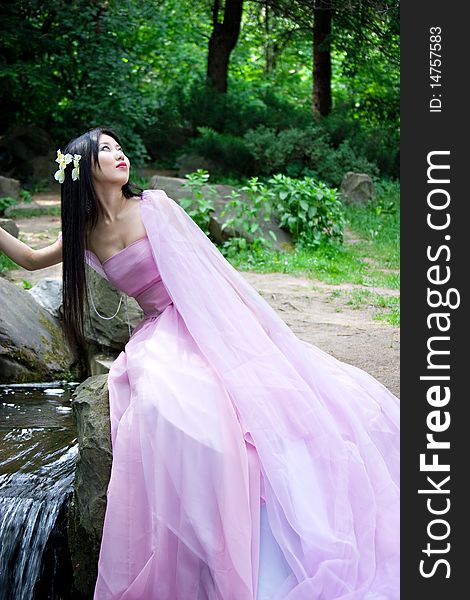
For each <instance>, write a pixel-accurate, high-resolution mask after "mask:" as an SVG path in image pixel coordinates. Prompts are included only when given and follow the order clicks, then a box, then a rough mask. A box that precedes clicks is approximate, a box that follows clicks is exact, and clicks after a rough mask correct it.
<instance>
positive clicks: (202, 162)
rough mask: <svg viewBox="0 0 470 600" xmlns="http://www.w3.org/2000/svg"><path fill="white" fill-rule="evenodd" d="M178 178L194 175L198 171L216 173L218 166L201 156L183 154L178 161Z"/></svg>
mask: <svg viewBox="0 0 470 600" xmlns="http://www.w3.org/2000/svg"><path fill="white" fill-rule="evenodd" d="M176 165H177V167H178V177H185V176H186V175H187V174H188V173H194V172H195V171H197V170H198V169H205V170H206V171H209V173H212V172H214V171H216V169H217V167H216V164H215V163H214V162H213V161H211V160H210V159H208V158H206V157H204V156H200V155H199V154H181V156H179V157H178V159H177V160H176Z"/></svg>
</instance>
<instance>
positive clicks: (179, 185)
mask: <svg viewBox="0 0 470 600" xmlns="http://www.w3.org/2000/svg"><path fill="white" fill-rule="evenodd" d="M184 183H187V180H186V179H181V178H178V177H164V176H162V175H154V176H153V177H152V178H151V179H150V183H149V188H150V189H158V190H164V191H165V192H166V194H167V195H168V196H169V197H170V198H172V199H173V200H175V201H176V202H179V201H180V200H181V199H182V198H184V197H191V192H190V191H189V190H188V189H187V188H184V187H183V184H184ZM211 190H213V192H215V193H214V194H211ZM234 190H235V191H238V190H237V189H236V188H234V187H233V186H230V185H223V184H217V185H210V186H209V185H207V186H204V187H203V188H202V191H203V192H205V193H206V194H207V197H208V198H212V199H213V203H214V208H215V210H214V212H213V213H212V214H211V218H210V222H209V232H210V237H211V239H212V240H213V241H214V242H215V243H216V244H223V243H224V242H225V241H227V240H228V239H230V238H232V237H244V238H245V239H247V240H248V241H252V238H251V236H250V235H249V234H247V232H246V231H245V230H244V229H243V228H241V227H240V228H234V227H225V228H222V225H223V224H224V223H225V221H226V220H227V218H229V217H231V216H234V215H233V213H232V211H230V210H228V211H227V214H225V215H224V216H222V215H221V212H222V210H224V209H225V208H226V205H227V203H228V202H229V199H228V198H227V197H228V196H230V194H231V193H232V191H234ZM238 193H239V194H240V199H241V200H245V201H247V200H248V198H247V196H246V194H244V193H243V192H238ZM258 224H259V226H260V229H261V231H262V232H263V237H265V238H266V239H267V240H270V241H271V242H272V243H273V246H274V248H277V249H280V250H282V249H283V248H285V247H286V246H287V247H290V246H291V245H292V236H291V235H290V233H289V232H287V231H284V230H283V229H281V228H280V227H279V225H278V223H277V221H276V220H275V219H274V217H271V220H270V221H267V222H266V221H264V220H263V219H261V220H259V221H258ZM269 230H272V231H273V232H274V233H275V235H276V238H277V239H276V241H274V240H273V239H272V238H271V236H270V234H269Z"/></svg>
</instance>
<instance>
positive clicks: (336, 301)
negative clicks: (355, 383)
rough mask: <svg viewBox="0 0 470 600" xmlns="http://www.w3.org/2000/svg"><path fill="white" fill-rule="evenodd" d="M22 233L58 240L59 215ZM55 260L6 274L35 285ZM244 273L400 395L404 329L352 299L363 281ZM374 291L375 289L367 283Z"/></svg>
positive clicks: (295, 326)
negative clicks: (351, 294)
mask: <svg viewBox="0 0 470 600" xmlns="http://www.w3.org/2000/svg"><path fill="white" fill-rule="evenodd" d="M34 200H35V201H36V202H37V203H38V204H42V205H50V204H51V203H54V202H55V203H57V199H56V198H55V197H54V196H51V195H50V194H38V195H36V196H35V198H34ZM16 222H17V224H18V226H19V228H20V238H21V239H22V240H23V241H24V242H25V243H27V244H29V245H31V246H32V247H33V248H40V247H42V246H46V245H47V244H49V243H52V242H53V241H54V240H55V239H57V234H58V232H59V231H60V217H49V216H43V217H35V218H32V219H17V220H16ZM61 275H62V267H61V265H56V266H54V267H50V268H48V269H43V270H41V271H35V272H34V271H33V272H31V271H26V270H24V269H18V270H14V271H10V272H9V273H8V274H7V278H8V279H10V280H11V281H14V282H15V283H18V284H19V285H21V284H22V280H23V279H26V280H28V281H29V282H31V283H32V284H33V285H34V283H36V282H37V281H39V280H40V279H42V278H44V277H61ZM243 276H244V277H245V278H246V279H247V280H248V281H249V283H250V284H251V285H253V287H254V288H255V289H256V290H257V291H258V292H259V293H260V294H261V295H262V296H263V298H265V300H267V302H269V304H270V305H271V306H272V307H273V308H274V309H275V310H276V311H277V312H278V314H279V315H280V316H281V318H282V319H283V320H284V321H285V322H286V323H287V324H288V325H289V327H290V328H291V329H292V330H293V331H294V333H295V334H296V335H298V336H299V337H300V338H301V339H303V340H305V341H307V342H310V343H313V344H315V345H316V346H318V347H319V348H321V349H322V350H324V351H326V352H328V353H330V354H332V355H333V356H335V357H336V358H339V359H340V360H343V361H345V362H348V363H351V364H353V365H355V366H357V367H360V368H361V369H364V370H366V371H367V372H368V373H370V374H371V375H373V376H374V377H376V378H377V379H378V380H379V381H381V382H382V383H383V384H384V385H385V386H386V387H388V388H389V389H390V390H391V391H392V392H393V393H395V394H396V395H397V396H398V395H399V351H400V330H399V328H397V327H392V326H391V325H388V324H386V323H382V322H379V321H375V320H374V316H375V315H376V313H377V309H374V308H373V307H370V306H368V305H365V304H361V305H360V307H358V308H354V307H353V306H351V305H350V304H348V300H349V296H348V294H347V292H348V291H350V290H351V288H352V287H354V288H356V289H357V288H358V287H359V288H360V287H361V286H350V285H348V284H345V285H326V284H323V283H321V282H318V281H314V280H312V279H308V278H305V277H299V276H293V275H287V274H282V273H253V272H243ZM364 289H365V290H368V291H370V288H364ZM374 291H375V292H377V293H380V294H389V295H396V294H397V291H396V290H388V289H380V290H379V289H375V290H374Z"/></svg>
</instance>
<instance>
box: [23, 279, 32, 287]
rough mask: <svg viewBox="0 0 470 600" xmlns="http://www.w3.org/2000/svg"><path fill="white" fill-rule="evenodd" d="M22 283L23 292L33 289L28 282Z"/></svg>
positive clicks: (25, 280) (24, 280)
mask: <svg viewBox="0 0 470 600" xmlns="http://www.w3.org/2000/svg"><path fill="white" fill-rule="evenodd" d="M22 282H23V289H24V290H30V289H31V288H32V287H33V284H32V283H31V282H30V281H28V279H23V280H22Z"/></svg>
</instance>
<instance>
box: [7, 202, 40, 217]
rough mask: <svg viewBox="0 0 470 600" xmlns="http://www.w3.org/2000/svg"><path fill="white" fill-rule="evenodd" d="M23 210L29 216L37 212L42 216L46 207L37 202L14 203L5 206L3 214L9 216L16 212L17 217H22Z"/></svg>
mask: <svg viewBox="0 0 470 600" xmlns="http://www.w3.org/2000/svg"><path fill="white" fill-rule="evenodd" d="M23 211H24V213H25V214H26V215H27V216H36V214H37V215H38V216H41V215H42V214H43V211H44V208H43V207H42V206H40V205H39V204H37V203H36V202H19V203H18V204H12V205H11V206H8V207H7V208H5V210H4V211H3V214H4V215H5V217H9V216H10V215H11V214H12V213H15V218H19V219H21V217H22V215H21V213H22V212H23Z"/></svg>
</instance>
